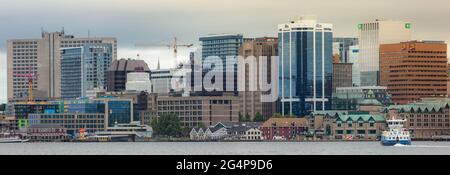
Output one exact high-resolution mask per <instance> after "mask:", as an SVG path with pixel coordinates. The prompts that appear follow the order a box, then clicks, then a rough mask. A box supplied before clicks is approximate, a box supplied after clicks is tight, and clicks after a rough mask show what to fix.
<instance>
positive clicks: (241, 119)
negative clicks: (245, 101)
mask: <svg viewBox="0 0 450 175" xmlns="http://www.w3.org/2000/svg"><path fill="white" fill-rule="evenodd" d="M239 122H244V117H243V116H242V113H241V112H239Z"/></svg>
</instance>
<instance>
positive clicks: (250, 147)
mask: <svg viewBox="0 0 450 175" xmlns="http://www.w3.org/2000/svg"><path fill="white" fill-rule="evenodd" d="M11 154H12V155H73V154H75V155H79V154H81V155H98V154H99V155H116V154H118V155H172V154H177V155H178V154H181V155H241V154H250V155H379V154H380V155H450V142H418V141H417V142H413V144H412V145H410V146H381V145H380V143H379V142H106V143H100V142H95V143H93V142H92V143H64V142H63V143H3V144H0V155H11Z"/></svg>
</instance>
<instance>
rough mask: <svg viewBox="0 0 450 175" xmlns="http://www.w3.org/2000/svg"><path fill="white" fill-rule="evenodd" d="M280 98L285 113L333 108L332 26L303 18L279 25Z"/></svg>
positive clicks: (301, 113) (292, 113) (300, 113)
mask: <svg viewBox="0 0 450 175" xmlns="http://www.w3.org/2000/svg"><path fill="white" fill-rule="evenodd" d="M278 38H279V40H278V42H279V46H278V47H279V48H278V50H279V52H278V54H279V59H280V61H279V70H278V71H279V87H278V89H279V98H280V112H281V113H282V114H284V115H296V116H300V117H301V116H304V115H307V114H309V113H310V112H312V111H317V110H328V109H330V108H331V104H330V103H331V100H330V99H331V93H332V52H333V46H332V45H333V44H332V43H333V25H332V24H324V23H317V21H316V20H315V19H309V18H308V17H302V18H300V19H299V20H297V21H291V22H290V23H287V24H280V25H279V26H278Z"/></svg>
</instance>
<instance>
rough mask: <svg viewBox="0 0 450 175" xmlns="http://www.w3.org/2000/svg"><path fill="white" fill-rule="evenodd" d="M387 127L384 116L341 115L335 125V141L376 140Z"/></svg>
mask: <svg viewBox="0 0 450 175" xmlns="http://www.w3.org/2000/svg"><path fill="white" fill-rule="evenodd" d="M385 127H386V119H385V117H384V116H383V115H380V114H376V115H371V114H368V113H366V114H363V113H361V114H344V115H339V116H338V117H337V118H336V121H335V122H334V123H333V126H332V128H333V135H334V139H338V140H339V139H343V140H376V139H377V138H378V137H379V136H380V135H381V133H382V131H383V130H384V129H385Z"/></svg>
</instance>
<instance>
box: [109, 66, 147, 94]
mask: <svg viewBox="0 0 450 175" xmlns="http://www.w3.org/2000/svg"><path fill="white" fill-rule="evenodd" d="M130 72H145V73H148V74H149V75H150V69H149V67H148V65H147V63H145V61H144V60H133V59H124V58H122V59H120V60H114V61H113V62H112V63H111V66H110V67H109V68H108V71H107V90H108V91H115V92H117V91H124V90H125V89H126V85H125V84H126V83H127V74H128V73H130Z"/></svg>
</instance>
